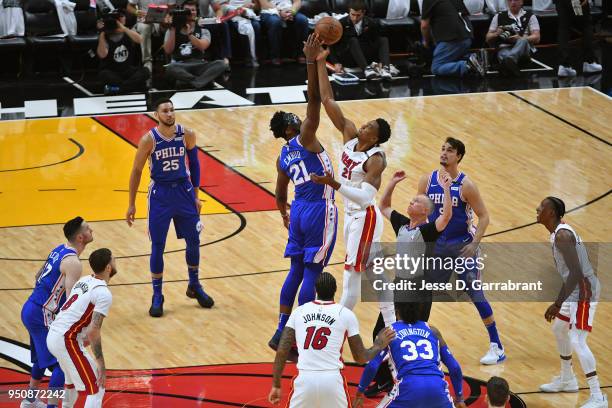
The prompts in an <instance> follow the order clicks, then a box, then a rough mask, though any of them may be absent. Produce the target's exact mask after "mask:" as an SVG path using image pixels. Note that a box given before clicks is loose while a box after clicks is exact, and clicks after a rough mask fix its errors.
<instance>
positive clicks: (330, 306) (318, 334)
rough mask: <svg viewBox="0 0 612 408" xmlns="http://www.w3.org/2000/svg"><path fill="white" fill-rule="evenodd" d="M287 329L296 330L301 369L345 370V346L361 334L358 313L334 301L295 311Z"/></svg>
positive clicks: (318, 302) (314, 303)
mask: <svg viewBox="0 0 612 408" xmlns="http://www.w3.org/2000/svg"><path fill="white" fill-rule="evenodd" d="M287 327H291V328H292V329H293V330H295V340H296V343H297V347H298V353H299V357H298V363H297V368H298V370H338V369H342V368H344V363H343V361H342V346H343V345H344V340H345V339H346V337H352V336H355V335H356V334H359V323H358V322H357V317H356V316H355V314H354V313H353V312H352V311H351V310H350V309H347V308H346V307H344V306H342V305H340V304H336V303H334V302H324V301H319V300H315V301H313V302H309V303H306V304H303V305H302V306H300V307H298V308H297V309H295V310H294V311H293V312H292V313H291V316H289V321H288V322H287Z"/></svg>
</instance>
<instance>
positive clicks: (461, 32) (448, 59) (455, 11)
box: [421, 0, 485, 77]
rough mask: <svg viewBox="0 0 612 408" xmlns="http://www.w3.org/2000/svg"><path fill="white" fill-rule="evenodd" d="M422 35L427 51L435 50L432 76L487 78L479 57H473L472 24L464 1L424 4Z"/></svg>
mask: <svg viewBox="0 0 612 408" xmlns="http://www.w3.org/2000/svg"><path fill="white" fill-rule="evenodd" d="M421 14H422V19H421V34H422V35H423V44H424V45H425V47H428V48H429V47H432V46H433V43H434V42H435V48H434V51H433V61H432V63H431V72H432V73H433V74H434V75H442V76H454V77H463V76H465V75H467V74H470V73H472V74H476V75H479V76H484V73H485V71H484V68H483V67H482V64H481V63H480V61H479V59H478V56H477V55H476V54H470V51H469V50H470V46H471V45H472V38H473V34H472V24H471V23H470V20H469V19H468V17H467V16H468V15H469V12H468V10H467V8H466V7H465V5H464V4H463V1H462V0H423V5H422V7H421Z"/></svg>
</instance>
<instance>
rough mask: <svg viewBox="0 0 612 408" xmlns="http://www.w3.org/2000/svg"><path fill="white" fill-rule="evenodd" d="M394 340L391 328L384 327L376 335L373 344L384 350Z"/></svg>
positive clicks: (393, 331) (393, 332)
mask: <svg viewBox="0 0 612 408" xmlns="http://www.w3.org/2000/svg"><path fill="white" fill-rule="evenodd" d="M393 339H395V330H393V328H392V327H385V328H384V329H382V330H381V331H379V332H378V334H377V335H376V340H374V343H375V344H377V345H378V346H380V347H381V348H385V347H387V346H388V345H389V343H391V342H392V341H393Z"/></svg>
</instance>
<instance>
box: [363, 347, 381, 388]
mask: <svg viewBox="0 0 612 408" xmlns="http://www.w3.org/2000/svg"><path fill="white" fill-rule="evenodd" d="M386 355H387V350H386V349H385V350H383V351H381V352H380V353H378V354H377V355H376V357H374V358H373V359H372V360H370V362H369V363H368V364H367V365H366V366H365V368H364V369H363V373H362V374H361V379H360V380H359V388H358V390H359V392H364V391H365V389H366V387H367V386H368V385H370V383H371V382H372V380H373V379H374V376H375V375H376V372H377V371H378V367H379V366H380V365H381V364H382V362H383V360H384V358H385V356H386Z"/></svg>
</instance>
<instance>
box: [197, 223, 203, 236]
mask: <svg viewBox="0 0 612 408" xmlns="http://www.w3.org/2000/svg"><path fill="white" fill-rule="evenodd" d="M203 228H204V224H202V221H198V223H197V224H196V231H198V234H199V233H200V232H202V229H203Z"/></svg>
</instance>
